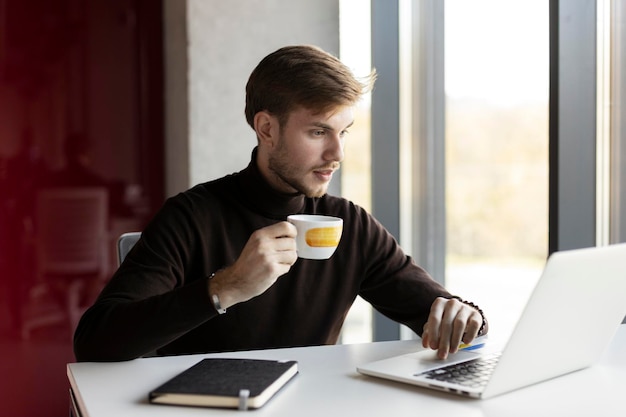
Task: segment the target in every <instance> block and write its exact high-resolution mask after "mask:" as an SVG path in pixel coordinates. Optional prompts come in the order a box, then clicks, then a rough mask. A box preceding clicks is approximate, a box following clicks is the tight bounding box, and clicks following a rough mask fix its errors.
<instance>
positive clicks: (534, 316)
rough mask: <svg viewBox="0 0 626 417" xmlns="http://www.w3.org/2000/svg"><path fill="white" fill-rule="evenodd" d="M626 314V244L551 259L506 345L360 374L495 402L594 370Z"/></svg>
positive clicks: (380, 365) (428, 355) (430, 355)
mask: <svg viewBox="0 0 626 417" xmlns="http://www.w3.org/2000/svg"><path fill="white" fill-rule="evenodd" d="M625 314H626V244H617V245H610V246H604V247H598V248H587V249H577V250H570V251H562V252H557V253H554V254H553V255H552V256H550V257H549V258H548V261H547V262H546V265H545V268H544V270H543V273H542V275H541V277H540V279H539V281H538V283H537V285H536V287H535V289H534V290H533V292H532V294H531V296H530V298H529V300H528V303H527V304H526V307H525V309H524V311H523V313H522V315H521V316H520V319H519V321H518V322H517V324H516V325H515V328H514V329H513V332H512V333H511V336H510V338H509V339H508V341H507V342H506V343H505V344H504V345H499V346H498V345H497V344H495V343H490V341H489V338H488V337H485V338H479V339H477V340H476V341H475V342H473V343H472V345H471V346H469V347H466V348H465V349H462V350H460V351H459V352H458V353H456V354H453V355H449V357H448V359H446V360H439V359H437V358H436V354H435V352H434V351H431V350H420V351H419V352H416V353H410V354H406V355H402V356H396V357H393V358H389V359H384V360H380V361H376V362H371V363H367V364H363V365H361V366H359V367H357V370H358V372H360V373H362V374H365V375H371V376H375V377H380V378H386V379H391V380H394V381H400V382H405V383H409V384H414V385H419V386H423V387H427V388H433V389H438V390H443V391H448V392H452V393H455V394H459V395H463V396H467V397H474V398H483V399H484V398H489V397H493V396H496V395H499V394H502V393H505V392H509V391H512V390H515V389H518V388H522V387H525V386H528V385H532V384H535V383H537V382H540V381H545V380H547V379H550V378H554V377H557V376H561V375H564V374H567V373H569V372H573V371H576V370H579V369H583V368H586V367H588V366H590V365H592V364H593V363H595V362H596V361H597V360H598V359H599V358H600V356H601V355H602V353H603V352H604V350H605V349H606V348H607V346H608V344H609V343H610V341H611V339H612V338H613V335H614V334H615V332H616V330H617V328H618V326H619V325H620V323H621V322H622V319H623V318H624V315H625ZM476 374H479V375H478V376H476Z"/></svg>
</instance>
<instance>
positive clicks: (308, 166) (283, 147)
mask: <svg viewBox="0 0 626 417" xmlns="http://www.w3.org/2000/svg"><path fill="white" fill-rule="evenodd" d="M353 121H354V112H353V109H352V107H338V108H336V109H334V110H333V111H330V112H328V113H323V114H314V112H313V111H311V110H308V109H305V108H298V109H297V110H294V111H292V112H291V113H290V115H289V118H288V120H287V123H286V124H285V126H283V127H282V128H281V129H280V134H279V139H278V143H277V144H276V146H275V147H274V148H273V149H272V151H271V153H270V155H269V171H270V175H271V176H272V178H271V179H270V181H271V182H272V184H273V185H274V186H275V187H276V188H277V189H279V190H280V191H282V192H285V193H296V192H298V193H302V194H305V195H306V196H307V197H321V196H323V195H324V194H326V190H327V189H328V185H329V183H330V180H331V179H332V177H333V173H334V172H335V171H336V170H338V169H339V166H340V163H341V161H342V160H343V157H344V154H343V148H344V139H345V136H346V134H347V133H348V131H347V129H348V128H349V127H350V126H351V125H352V123H353Z"/></svg>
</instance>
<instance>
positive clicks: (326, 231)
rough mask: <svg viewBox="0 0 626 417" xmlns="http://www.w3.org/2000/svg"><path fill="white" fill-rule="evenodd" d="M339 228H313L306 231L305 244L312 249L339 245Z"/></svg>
mask: <svg viewBox="0 0 626 417" xmlns="http://www.w3.org/2000/svg"><path fill="white" fill-rule="evenodd" d="M341 229H342V227H341V226H334V227H314V228H312V229H309V230H307V231H306V235H305V240H306V243H307V244H308V245H309V246H311V247H314V248H329V247H334V246H337V245H338V244H339V239H340V238H341Z"/></svg>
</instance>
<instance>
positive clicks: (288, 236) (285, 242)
mask: <svg viewBox="0 0 626 417" xmlns="http://www.w3.org/2000/svg"><path fill="white" fill-rule="evenodd" d="M296 234H297V231H296V228H295V226H294V225H292V224H291V223H289V222H280V223H276V224H273V225H271V226H267V227H264V228H262V229H259V230H256V231H255V232H254V233H252V235H251V236H250V238H249V239H248V242H247V243H246V246H245V247H244V248H243V251H242V252H241V255H239V258H237V260H236V261H235V263H234V264H232V265H231V266H229V267H227V268H224V269H222V270H220V271H218V272H216V273H215V276H214V277H213V278H212V279H210V280H209V284H208V291H209V295H213V294H217V295H218V296H219V299H220V304H221V306H222V308H228V307H230V306H233V305H235V304H237V303H241V302H244V301H248V300H249V299H251V298H254V297H256V296H257V295H261V294H262V293H264V292H265V291H266V290H267V289H268V288H269V287H271V286H272V285H273V284H274V283H275V282H276V280H277V279H278V278H279V277H280V276H281V275H284V274H286V273H287V272H288V271H289V269H290V268H291V266H292V265H293V264H294V263H295V262H296V260H297V259H298V255H297V252H296V240H295V237H296Z"/></svg>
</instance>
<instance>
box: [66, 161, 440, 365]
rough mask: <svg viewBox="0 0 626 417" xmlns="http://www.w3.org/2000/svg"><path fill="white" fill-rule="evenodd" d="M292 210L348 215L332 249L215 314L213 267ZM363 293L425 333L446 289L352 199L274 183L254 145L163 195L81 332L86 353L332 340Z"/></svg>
mask: <svg viewBox="0 0 626 417" xmlns="http://www.w3.org/2000/svg"><path fill="white" fill-rule="evenodd" d="M294 213H312V214H326V215H332V216H337V217H341V218H342V219H343V220H344V226H343V234H342V237H341V241H340V243H339V246H338V248H337V250H336V252H335V253H334V255H333V256H332V257H331V258H330V259H329V260H322V261H320V260H305V259H298V260H297V261H296V263H295V264H294V265H293V266H292V267H291V269H290V271H289V272H288V273H287V274H285V275H283V276H281V277H280V278H279V279H278V280H277V282H276V283H275V284H274V285H273V286H272V287H270V288H269V289H268V290H267V291H266V292H264V293H263V294H261V295H259V296H257V297H255V298H253V299H251V300H249V301H247V302H244V303H240V304H237V305H234V306H232V307H230V308H229V309H228V311H227V313H226V314H223V315H218V313H217V311H216V310H215V309H214V308H213V306H212V304H211V302H210V300H209V295H208V291H207V288H208V287H207V280H208V278H207V277H208V276H210V275H211V273H213V272H215V271H217V270H219V269H220V268H223V267H226V266H228V265H231V264H232V263H234V261H235V260H236V259H237V257H238V256H239V254H240V252H241V250H242V249H243V247H244V245H245V244H246V242H247V240H248V238H249V237H250V235H251V234H252V232H254V231H255V230H257V229H259V228H262V227H265V226H268V225H271V224H273V223H276V222H278V221H282V220H286V217H287V215H289V214H294ZM357 295H360V296H361V297H363V298H364V299H365V300H367V301H368V302H370V303H371V304H372V305H373V306H374V307H375V308H376V309H377V310H378V311H380V312H381V313H383V314H384V315H386V316H387V317H389V318H391V319H393V320H395V321H398V322H400V323H404V324H406V325H408V326H409V327H410V328H411V329H413V330H414V331H415V332H416V333H418V334H421V331H422V327H423V325H424V323H425V321H426V319H427V318H428V314H429V311H430V306H431V304H432V302H433V301H434V299H435V298H436V297H438V296H445V297H449V296H450V294H449V293H448V292H447V291H446V290H445V289H444V288H443V287H442V286H440V285H439V284H438V283H437V282H435V281H434V280H433V279H432V278H431V277H430V276H429V275H428V274H427V273H426V272H425V271H424V270H423V269H421V268H420V267H418V266H417V265H416V264H415V263H414V261H413V260H412V259H411V258H410V257H408V256H407V255H405V254H404V253H403V251H402V250H401V249H400V247H399V246H398V244H397V242H396V241H395V240H394V238H393V237H392V236H391V235H390V234H389V233H388V232H387V231H386V230H385V229H384V228H383V226H382V225H381V224H380V223H379V222H378V221H376V220H375V219H374V218H373V217H372V216H371V215H369V214H368V213H367V212H366V211H365V210H363V209H362V208H361V207H359V206H357V205H355V204H353V203H351V202H350V201H348V200H345V199H342V198H337V197H333V196H330V195H325V196H323V197H321V198H306V197H305V196H303V195H285V194H280V193H278V192H276V191H275V190H273V189H272V188H271V187H270V186H269V184H268V183H267V182H266V181H265V180H264V179H263V177H262V176H261V174H260V172H259V170H258V168H257V166H256V162H255V153H253V158H252V162H251V163H250V165H249V166H248V167H247V168H246V169H244V170H243V171H241V172H239V173H236V174H232V175H229V176H226V177H223V178H221V179H218V180H215V181H211V182H207V183H204V184H200V185H197V186H195V187H193V188H191V189H189V190H188V191H186V192H183V193H180V194H178V195H177V196H175V197H172V198H170V199H168V200H167V201H166V202H165V204H164V205H163V207H162V209H161V210H160V211H159V213H158V214H157V215H156V216H155V217H154V219H152V221H151V222H150V223H149V225H148V226H147V227H146V229H145V230H144V231H143V234H142V238H141V240H140V241H139V242H138V243H137V245H136V246H135V247H134V248H133V249H132V251H131V252H130V253H129V254H128V256H127V258H126V260H125V261H124V263H123V264H122V265H121V266H120V268H119V269H118V270H117V272H116V273H115V274H114V276H113V277H112V278H111V280H110V281H109V282H108V284H107V285H106V287H105V288H104V289H103V291H102V293H101V294H100V296H99V297H98V299H97V300H96V302H95V304H94V305H93V306H92V307H91V308H89V310H87V311H86V312H85V314H84V315H83V317H82V319H81V321H80V323H79V325H78V328H77V329H76V333H75V335H74V352H75V354H76V358H77V360H79V361H116V360H126V359H132V358H136V357H139V356H142V355H145V354H146V353H148V352H151V351H154V350H157V352H158V354H160V355H174V354H188V353H206V352H219V351H234V350H251V349H263V348H276V347H290V346H306V345H321V344H333V343H336V341H337V338H338V336H339V332H340V330H341V326H342V324H343V322H344V319H345V317H346V314H347V313H348V310H349V309H350V306H351V305H352V303H353V301H354V300H355V298H356V296H357Z"/></svg>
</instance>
